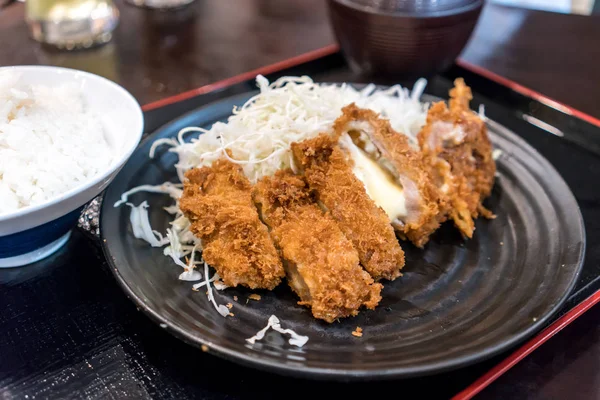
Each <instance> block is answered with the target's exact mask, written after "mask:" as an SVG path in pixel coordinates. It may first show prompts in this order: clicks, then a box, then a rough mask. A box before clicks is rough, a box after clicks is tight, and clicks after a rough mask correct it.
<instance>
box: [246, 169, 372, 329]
mask: <svg viewBox="0 0 600 400" xmlns="http://www.w3.org/2000/svg"><path fill="white" fill-rule="evenodd" d="M254 200H255V202H256V204H257V206H258V208H259V210H260V213H261V216H262V219H263V221H265V222H266V224H267V225H269V227H270V228H271V236H272V237H273V240H274V241H275V244H276V245H277V247H278V248H279V250H280V253H281V255H282V258H283V260H284V266H285V270H286V273H287V278H288V283H289V285H290V286H291V288H292V289H293V290H294V291H295V292H296V293H297V294H298V296H299V297H300V302H299V304H301V305H306V306H309V307H310V308H311V310H312V314H313V316H314V317H315V318H319V319H323V320H325V321H327V322H333V321H335V320H336V319H338V318H342V317H348V316H353V315H356V314H358V311H359V309H360V307H362V306H365V307H367V308H370V309H373V308H375V306H376V305H377V304H378V303H379V301H380V300H381V295H380V292H381V289H382V286H381V284H379V283H374V281H373V278H371V276H370V275H369V274H368V273H367V272H366V271H364V270H363V269H362V268H361V266H360V265H359V260H358V253H357V252H356V250H355V249H354V247H353V246H352V243H351V242H350V241H349V240H348V239H347V238H346V237H345V236H344V234H343V233H342V231H341V230H340V228H339V227H338V225H337V224H336V222H335V221H334V220H333V218H332V217H331V216H330V215H329V214H328V213H324V212H323V211H322V210H321V209H320V208H319V206H317V205H316V204H315V199H314V195H313V193H312V192H311V191H310V189H309V187H308V184H307V183H306V182H305V181H304V180H303V179H302V178H301V177H298V176H295V175H293V173H292V172H291V171H289V170H286V171H278V172H277V173H276V174H275V176H273V177H265V178H263V179H261V180H260V181H259V182H258V183H257V184H256V186H255V191H254Z"/></svg>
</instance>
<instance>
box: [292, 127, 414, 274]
mask: <svg viewBox="0 0 600 400" xmlns="http://www.w3.org/2000/svg"><path fill="white" fill-rule="evenodd" d="M336 142H337V141H336V139H335V138H332V137H331V136H329V135H326V134H321V135H319V136H318V137H316V138H314V139H309V140H305V141H303V142H300V143H292V146H291V147H292V152H293V154H294V159H295V161H296V164H298V165H299V166H300V168H301V169H302V170H303V171H304V176H305V177H306V180H307V182H308V184H309V185H310V187H311V189H314V190H315V191H316V193H317V198H318V201H319V202H320V203H321V204H322V205H323V206H324V207H325V208H326V209H327V210H328V211H329V212H330V213H331V215H332V216H333V218H334V219H335V220H336V221H337V223H338V226H339V227H340V229H341V230H342V232H344V234H345V235H346V237H347V238H348V239H350V241H351V242H352V244H353V245H354V247H355V248H356V250H357V251H358V256H359V258H360V263H361V264H362V266H363V267H364V269H366V270H367V272H368V273H369V274H371V276H372V277H373V278H374V279H380V278H385V279H395V278H397V277H398V276H399V275H400V269H401V268H402V267H403V266H404V252H403V251H402V249H401V248H400V244H399V243H398V240H397V239H396V235H395V234H394V229H393V228H392V226H391V225H390V219H389V218H388V216H387V214H386V213H385V211H384V210H383V209H382V208H381V207H379V206H378V205H376V204H375V203H374V202H373V200H371V198H370V197H369V195H368V194H367V192H366V190H365V186H364V185H363V183H362V182H361V181H360V180H359V179H358V178H357V177H356V176H355V175H354V173H353V172H352V160H349V161H350V162H348V160H347V155H346V154H345V153H344V152H343V151H342V150H341V149H340V148H339V146H338V145H337V143H336Z"/></svg>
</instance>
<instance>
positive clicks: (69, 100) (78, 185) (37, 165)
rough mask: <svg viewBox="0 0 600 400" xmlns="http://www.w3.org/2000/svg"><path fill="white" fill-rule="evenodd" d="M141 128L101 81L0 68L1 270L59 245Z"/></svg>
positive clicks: (129, 102) (115, 89)
mask: <svg viewBox="0 0 600 400" xmlns="http://www.w3.org/2000/svg"><path fill="white" fill-rule="evenodd" d="M143 127H144V118H143V114H142V110H141V108H140V106H139V104H138V103H137V101H136V100H135V99H134V98H133V96H132V95H131V94H129V93H128V92H127V91H126V90H125V89H123V88H122V87H121V86H119V85H117V84H116V83H114V82H112V81H109V80H108V79H105V78H102V77H100V76H97V75H94V74H90V73H87V72H83V71H77V70H72V69H67V68H59V67H47V66H15V67H2V68H0V267H17V266H22V265H26V264H31V263H33V262H36V261H39V260H41V259H42V258H45V257H47V256H49V255H50V254H52V253H54V252H55V251H56V250H58V249H59V248H60V247H61V246H62V245H64V244H65V243H66V242H67V240H68V239H69V236H70V233H71V229H72V228H73V227H74V226H75V225H76V223H77V220H78V217H79V214H80V212H81V209H82V208H83V206H84V205H85V204H86V203H87V202H89V201H90V200H91V199H93V198H94V197H96V196H97V195H98V194H100V193H101V192H102V191H103V190H104V189H105V188H106V187H107V186H108V185H109V183H110V182H111V181H112V179H113V178H114V176H115V175H116V174H117V172H118V171H119V170H120V169H121V167H122V166H123V165H124V164H125V162H126V161H127V160H128V159H129V157H130V156H131V154H132V153H133V150H134V149H135V148H136V147H137V145H138V143H139V141H140V139H141V136H142V132H143Z"/></svg>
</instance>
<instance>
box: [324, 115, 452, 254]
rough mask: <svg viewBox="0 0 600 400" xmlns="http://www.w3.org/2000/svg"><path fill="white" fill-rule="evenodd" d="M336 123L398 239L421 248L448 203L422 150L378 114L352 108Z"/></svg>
mask: <svg viewBox="0 0 600 400" xmlns="http://www.w3.org/2000/svg"><path fill="white" fill-rule="evenodd" d="M342 111H343V114H342V115H341V116H340V117H339V118H338V119H337V120H336V121H335V124H334V127H333V129H334V133H335V135H337V136H338V137H340V146H341V147H342V149H343V150H345V151H346V152H347V153H348V154H350V156H351V158H352V159H353V161H354V171H355V174H356V175H357V176H358V177H359V178H361V176H362V179H361V180H362V181H363V182H364V183H365V186H366V189H367V193H368V194H369V195H370V196H371V198H372V199H373V200H374V201H375V203H376V204H378V205H380V206H381V207H382V208H383V209H384V210H385V211H386V213H387V214H388V217H389V219H390V220H391V222H392V225H393V226H394V228H395V229H396V230H397V231H398V233H399V235H400V236H402V237H405V238H407V239H409V240H410V241H411V242H413V243H414V244H415V245H416V246H418V247H423V246H424V245H425V244H426V243H427V241H428V240H429V236H430V235H431V234H432V233H433V232H435V230H436V229H437V228H438V227H439V225H440V223H441V222H443V221H444V219H445V212H444V209H445V206H446V204H445V202H444V201H443V199H441V198H440V193H439V190H438V188H437V187H436V186H435V184H434V183H433V182H432V179H431V175H430V174H429V172H428V170H427V169H426V168H425V166H426V164H425V160H424V158H423V156H422V155H421V153H420V152H418V151H417V150H415V149H413V148H412V147H411V146H410V144H409V141H408V138H407V137H406V136H405V135H403V134H401V133H398V132H396V131H394V130H393V129H392V127H391V125H390V123H389V121H388V120H386V119H383V118H380V117H379V116H378V115H377V114H376V113H375V112H374V111H372V110H367V109H361V108H358V107H357V106H356V105H355V104H350V105H348V106H346V107H344V108H343V109H342Z"/></svg>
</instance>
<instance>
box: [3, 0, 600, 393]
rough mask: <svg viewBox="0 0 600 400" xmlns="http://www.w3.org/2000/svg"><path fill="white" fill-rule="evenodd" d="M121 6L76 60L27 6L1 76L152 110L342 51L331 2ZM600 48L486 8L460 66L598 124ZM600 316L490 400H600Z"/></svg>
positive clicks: (550, 26)
mask: <svg viewBox="0 0 600 400" xmlns="http://www.w3.org/2000/svg"><path fill="white" fill-rule="evenodd" d="M117 4H118V6H119V8H120V10H121V21H120V24H119V27H118V28H117V31H116V32H115V36H114V38H113V40H112V42H111V43H109V44H108V45H105V46H102V47H100V48H97V49H93V50H89V51H82V52H73V53H64V52H56V51H51V50H48V49H45V48H43V47H41V46H40V45H38V44H37V43H35V42H33V41H32V40H31V39H29V37H28V33H27V27H26V25H25V23H24V19H23V17H24V7H23V5H22V4H19V3H16V4H13V5H11V6H9V7H8V8H6V9H3V10H1V11H0V65H2V66H5V65H23V64H42V65H59V66H66V67H71V68H77V69H82V70H87V71H90V72H93V73H96V74H99V75H103V76H105V77H107V78H109V79H112V80H114V81H116V82H118V83H120V84H121V85H123V86H124V87H125V88H126V89H128V90H129V91H130V92H131V93H132V94H133V95H134V96H135V97H136V98H137V99H138V101H139V102H140V103H141V104H146V103H149V102H152V101H156V100H158V99H161V98H164V97H166V96H170V95H174V94H177V93H180V92H182V91H186V90H190V89H193V88H197V87H200V86H203V85H206V84H208V83H211V82H215V81H218V80H222V79H225V78H228V77H231V76H234V75H237V74H239V73H242V72H246V71H249V70H252V69H255V68H258V67H261V66H263V65H266V64H271V63H274V62H277V61H281V60H284V59H287V58H290V57H293V56H296V55H298V54H301V53H305V52H308V51H311V50H315V49H318V48H322V47H324V46H327V45H330V44H332V43H334V42H335V38H334V36H333V33H332V31H331V29H330V27H329V23H328V16H327V11H326V6H325V1H324V0H294V1H291V0H288V1H281V0H244V1H240V0H199V1H196V3H194V4H193V5H192V6H191V7H189V8H187V9H185V10H182V11H179V12H173V13H160V12H152V11H148V10H143V9H138V8H135V7H131V6H127V5H125V4H123V3H121V2H117ZM599 43H600V16H578V15H564V14H552V13H547V12H542V11H533V10H524V9H516V8H508V7H502V6H494V5H487V6H486V8H485V10H484V12H483V14H482V17H481V20H480V22H479V24H478V26H477V28H476V30H475V33H474V35H473V37H472V39H471V41H470V43H469V44H468V46H467V47H466V49H465V51H464V52H463V54H462V58H463V59H464V60H466V61H468V62H470V63H472V64H475V65H478V66H481V67H484V68H486V69H489V70H491V71H493V72H495V73H497V74H499V75H502V76H504V77H506V78H509V79H511V80H513V81H516V82H517V83H520V84H522V85H524V86H527V87H529V88H531V89H533V90H536V91H538V92H540V93H542V94H545V95H547V96H549V97H551V98H553V99H556V100H558V101H560V102H562V103H565V104H567V105H570V106H572V107H574V108H577V109H579V110H581V111H583V112H585V113H588V114H590V115H592V116H595V117H600V101H599V100H600V68H598V67H597V64H596V61H598V60H600V45H599ZM598 315H599V314H598V310H597V309H596V310H595V311H594V313H592V314H590V316H588V317H586V318H585V319H581V321H578V322H577V325H575V324H574V325H573V326H572V327H569V328H568V329H569V330H568V331H567V332H566V333H564V334H563V336H562V337H561V336H559V337H557V338H556V339H553V340H554V341H555V342H557V343H558V342H560V343H559V344H558V345H556V346H553V347H549V346H548V345H547V346H546V347H542V349H540V350H538V353H536V354H537V355H535V356H533V357H532V358H529V359H528V361H527V362H523V363H521V364H519V365H518V366H517V367H516V368H515V369H513V370H512V371H511V372H510V373H509V374H507V375H505V376H503V377H502V378H501V379H500V380H499V381H498V382H496V383H494V384H493V385H492V386H491V387H490V388H488V389H487V390H486V391H484V392H483V395H484V397H489V398H540V399H541V398H565V397H564V396H567V393H568V394H569V395H570V398H573V399H576V398H595V399H600V379H599V378H600V375H598V371H599V368H598V366H599V365H598V360H600V358H598V354H600V353H599V352H600V331H599V330H598V320H597V318H598ZM594 324H595V325H594ZM561 341H562V342H561ZM563 342H564V343H563ZM561 343H562V344H561ZM570 343H578V345H577V346H576V347H575V348H570V347H568V346H569V344H570ZM557 348H559V349H562V350H561V351H559V353H560V354H558V353H557V352H556V350H555V349H557ZM544 349H545V350H544ZM553 349H554V350H553ZM572 349H575V350H574V351H571V350H572ZM0 358H1V355H0ZM580 371H585V373H581V374H580V373H579V372H580ZM482 372H483V371H482ZM523 377H525V379H523ZM494 385H495V386H494ZM578 388H579V389H581V390H580V391H578ZM0 397H2V388H1V387H0Z"/></svg>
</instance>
